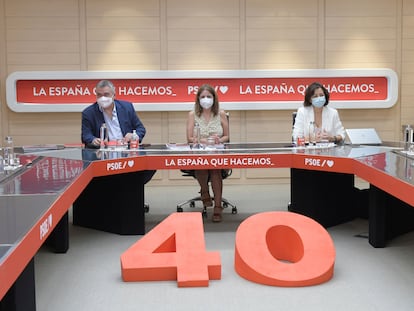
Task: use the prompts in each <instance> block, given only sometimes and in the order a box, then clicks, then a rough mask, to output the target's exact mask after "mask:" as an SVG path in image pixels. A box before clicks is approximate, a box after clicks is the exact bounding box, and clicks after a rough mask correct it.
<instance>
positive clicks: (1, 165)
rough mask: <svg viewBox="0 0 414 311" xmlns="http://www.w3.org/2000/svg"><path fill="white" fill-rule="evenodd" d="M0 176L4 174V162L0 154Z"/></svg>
mask: <svg viewBox="0 0 414 311" xmlns="http://www.w3.org/2000/svg"><path fill="white" fill-rule="evenodd" d="M0 174H4V160H3V157H2V155H1V154H0Z"/></svg>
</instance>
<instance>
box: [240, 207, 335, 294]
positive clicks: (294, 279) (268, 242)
mask: <svg viewBox="0 0 414 311" xmlns="http://www.w3.org/2000/svg"><path fill="white" fill-rule="evenodd" d="M235 247H236V249H235V260H234V266H235V269H236V271H237V273H238V274H239V275H240V276H242V277H244V278H245V279H247V280H250V281H253V282H256V283H260V284H266V285H273V286H284V287H287V286H296V287H297V286H309V285H316V284H320V283H323V282H326V281H328V280H330V279H331V278H332V276H333V270H334V263H335V247H334V244H333V241H332V239H331V237H330V236H329V234H328V232H327V231H326V230H325V228H323V227H322V226H321V225H320V224H319V223H317V222H316V221H314V220H313V219H311V218H309V217H306V216H303V215H299V214H295V213H290V212H266V213H260V214H255V215H253V216H251V217H249V218H247V219H246V220H245V221H243V222H242V223H241V224H240V226H239V228H238V229H237V232H236V246H235Z"/></svg>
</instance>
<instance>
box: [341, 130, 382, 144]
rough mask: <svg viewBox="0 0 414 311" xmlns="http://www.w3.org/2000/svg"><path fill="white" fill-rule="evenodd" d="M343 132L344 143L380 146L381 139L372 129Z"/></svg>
mask: <svg viewBox="0 0 414 311" xmlns="http://www.w3.org/2000/svg"><path fill="white" fill-rule="evenodd" d="M345 132H346V136H347V139H346V141H345V142H346V143H348V144H351V145H373V146H379V145H381V144H382V141H381V138H380V137H379V136H378V134H377V131H376V130H375V129H374V128H362V129H346V130H345Z"/></svg>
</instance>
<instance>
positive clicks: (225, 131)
mask: <svg viewBox="0 0 414 311" xmlns="http://www.w3.org/2000/svg"><path fill="white" fill-rule="evenodd" d="M220 121H221V126H222V127H223V136H221V137H220V139H219V141H220V143H228V142H229V141H230V131H229V121H228V119H227V115H226V112H225V111H224V110H220Z"/></svg>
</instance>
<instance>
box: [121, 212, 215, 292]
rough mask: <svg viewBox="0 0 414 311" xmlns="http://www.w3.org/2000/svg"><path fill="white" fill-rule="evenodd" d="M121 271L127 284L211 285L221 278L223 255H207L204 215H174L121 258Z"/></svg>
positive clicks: (212, 253) (208, 253)
mask: <svg viewBox="0 0 414 311" xmlns="http://www.w3.org/2000/svg"><path fill="white" fill-rule="evenodd" d="M121 270H122V278H123V280H124V281H166V280H177V283H178V286H179V287H196V286H208V283H209V280H219V279H221V261H220V253H218V252H206V248H205V239H204V227H203V221H202V215H201V213H173V214H171V215H170V216H169V217H167V218H166V219H165V220H164V221H162V222H161V223H160V224H159V225H157V226H156V227H155V228H154V229H152V230H151V231H150V232H148V233H147V234H146V235H145V236H143V237H142V238H141V239H140V240H138V242H136V243H135V244H134V245H132V246H131V247H130V248H129V249H128V250H126V251H125V252H124V253H123V254H122V255H121Z"/></svg>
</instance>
